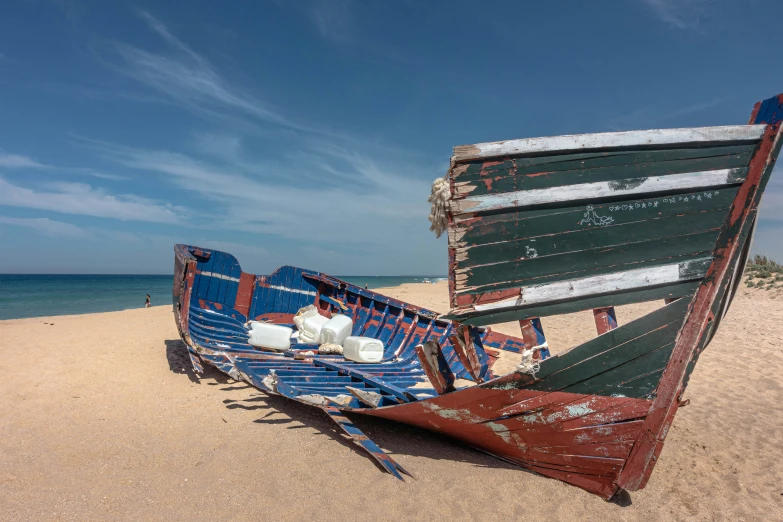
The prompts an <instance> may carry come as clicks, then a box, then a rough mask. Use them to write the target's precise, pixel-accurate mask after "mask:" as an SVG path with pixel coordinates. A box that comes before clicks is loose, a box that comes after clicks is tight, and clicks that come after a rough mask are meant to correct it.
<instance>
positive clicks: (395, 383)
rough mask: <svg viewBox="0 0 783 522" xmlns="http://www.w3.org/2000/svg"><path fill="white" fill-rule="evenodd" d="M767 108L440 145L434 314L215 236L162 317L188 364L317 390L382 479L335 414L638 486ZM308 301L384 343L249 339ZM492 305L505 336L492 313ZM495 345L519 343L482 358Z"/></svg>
mask: <svg viewBox="0 0 783 522" xmlns="http://www.w3.org/2000/svg"><path fill="white" fill-rule="evenodd" d="M781 120H783V95H779V96H775V97H773V98H770V99H768V100H765V101H763V102H759V103H757V104H756V106H755V108H754V109H753V112H752V115H751V118H750V122H749V123H748V124H747V125H734V126H727V127H707V128H687V129H666V130H650V131H631V132H613V133H602V134H585V135H574V136H558V137H551V138H532V139H519V140H511V141H503V142H494V143H481V144H477V145H470V146H460V147H456V148H455V149H454V155H453V157H452V162H451V167H450V169H449V172H448V176H447V178H446V179H445V180H443V181H442V183H441V186H440V188H439V192H438V194H437V197H435V196H436V195H435V194H433V198H434V199H435V200H439V201H440V203H441V209H440V211H439V212H436V213H435V214H439V215H440V216H441V218H442V222H439V223H438V224H437V227H438V228H441V229H443V230H444V231H445V232H447V234H448V239H449V241H448V255H449V296H450V304H451V310H450V311H449V312H448V314H446V315H442V316H441V315H439V314H437V313H435V312H433V311H430V310H426V309H423V308H420V307H417V306H413V305H411V304H407V303H404V302H401V301H398V300H395V299H391V298H388V297H384V296H382V295H379V294H377V293H375V292H373V291H370V290H365V289H363V288H359V287H357V286H354V285H351V284H349V283H346V282H344V281H341V280H339V279H335V278H333V277H329V276H326V275H324V274H321V273H318V272H313V271H308V270H302V269H299V268H294V267H288V266H287V267H283V268H280V269H278V270H277V271H276V272H274V273H273V274H271V275H268V276H256V275H251V274H247V273H245V272H243V271H242V270H241V268H240V266H239V264H238V262H237V260H236V259H235V258H234V257H232V256H231V255H229V254H226V253H223V252H218V251H215V250H209V249H204V248H198V247H192V246H186V245H177V246H176V247H175V259H176V261H175V274H174V311H175V316H176V322H177V326H178V328H179V331H180V334H181V336H182V339H183V340H184V341H185V343H186V345H187V348H188V351H189V353H190V356H191V360H192V362H193V366H194V368H195V369H196V370H197V371H201V370H202V366H203V364H205V363H206V364H210V365H213V366H215V367H216V368H218V369H220V370H222V371H224V372H226V373H227V374H229V375H231V376H232V377H233V378H235V379H241V380H245V381H247V382H248V383H251V384H252V385H254V386H256V387H257V388H259V389H261V390H263V391H265V392H268V393H274V394H279V395H283V396H285V397H288V398H290V399H293V400H297V401H300V402H304V403H307V404H311V405H313V406H315V407H319V408H322V409H323V410H324V411H325V412H326V413H327V414H328V415H329V416H330V418H332V419H333V420H334V421H335V422H336V423H337V424H338V425H339V426H340V427H341V428H342V429H343V430H344V431H345V432H346V433H348V434H349V435H350V436H352V437H353V438H354V440H355V441H356V442H357V443H358V444H360V445H361V446H362V447H363V448H364V449H365V450H366V451H367V452H369V454H370V455H372V456H373V457H374V458H375V459H376V460H377V461H378V462H379V463H380V464H381V465H382V466H383V467H384V468H385V469H386V470H387V471H389V472H390V473H392V474H394V475H395V476H397V477H398V478H401V475H400V474H401V473H407V472H406V471H405V470H404V469H403V468H402V467H401V466H400V465H399V464H398V463H396V462H395V461H393V460H392V459H391V458H390V457H389V456H388V455H386V454H385V453H384V452H383V450H381V449H380V448H379V447H378V446H377V445H375V444H374V443H373V442H372V441H371V440H369V439H368V438H367V437H366V436H364V435H363V434H362V432H361V431H359V429H358V428H357V427H356V426H355V425H354V424H353V423H352V422H351V421H350V420H349V419H348V418H347V417H346V416H344V415H343V412H351V413H354V414H363V415H372V416H376V417H383V418H386V419H392V420H395V421H399V422H403V423H407V424H411V425H414V426H419V427H422V428H425V429H428V430H431V431H434V432H438V433H442V434H444V435H448V436H450V437H453V438H455V439H459V440H461V441H463V442H465V443H466V444H469V445H471V446H473V447H476V448H479V449H481V450H483V451H485V452H488V453H490V454H493V455H495V456H497V457H500V458H502V459H504V460H506V461H508V462H513V463H515V464H518V465H520V466H523V467H525V468H528V469H530V470H533V471H536V472H538V473H540V474H542V475H545V476H548V477H553V478H557V479H560V480H562V481H565V482H567V483H570V484H573V485H576V486H579V487H581V488H583V489H585V490H587V491H589V492H592V493H595V494H597V495H600V496H602V497H604V498H607V499H608V498H610V497H611V496H612V495H614V494H615V493H616V492H617V491H618V490H620V489H621V488H622V489H625V490H638V489H641V488H643V487H644V486H645V484H646V483H647V480H648V479H649V477H650V474H651V472H652V470H653V468H654V466H655V463H656V461H657V459H658V457H659V455H660V454H661V450H662V448H663V443H664V440H665V438H666V434H667V431H668V429H669V427H670V426H671V424H672V421H673V419H674V415H675V413H676V411H677V409H678V408H679V407H680V406H682V405H683V399H682V395H683V392H684V390H685V387H686V385H687V383H688V379H689V376H690V375H691V372H692V371H693V368H694V365H695V364H696V362H697V359H698V357H699V354H700V353H701V352H702V351H703V350H704V348H705V347H706V346H707V345H708V343H709V342H710V340H711V339H712V337H713V336H714V335H715V332H716V330H717V328H718V326H719V324H720V322H721V320H722V318H723V317H724V315H725V314H726V311H727V309H728V307H729V304H730V303H731V300H732V297H733V296H734V293H735V291H736V289H737V286H738V284H739V283H740V280H741V276H742V271H743V268H744V265H745V262H746V259H747V257H748V253H749V249H750V244H751V239H752V235H753V230H754V227H755V224H756V221H757V218H758V207H759V202H760V199H761V195H762V193H763V191H764V188H765V186H766V184H767V181H768V180H769V177H770V175H771V173H772V170H773V167H774V163H775V159H776V158H777V156H778V153H779V152H780V148H781ZM436 219H440V218H436ZM646 301H660V302H661V304H662V306H661V307H659V308H658V309H656V310H655V311H653V312H651V313H649V314H647V315H645V316H643V317H641V318H639V319H636V320H634V321H631V322H629V323H627V324H622V325H619V324H618V323H617V319H616V316H615V314H614V308H613V306H617V305H624V304H630V303H639V302H646ZM311 304H312V305H315V306H316V308H317V310H318V312H319V313H320V314H322V315H324V316H327V317H328V316H331V315H333V314H346V315H349V316H350V317H351V318H352V320H353V333H354V334H355V335H364V336H369V337H374V338H377V339H380V340H381V341H382V342H383V345H384V346H385V351H384V354H383V359H382V361H381V362H379V363H377V364H360V363H356V362H353V361H350V360H348V359H346V358H345V357H342V356H340V355H334V354H325V355H322V354H319V353H318V347H317V346H307V345H301V344H298V345H297V344H295V345H293V348H292V349H290V350H287V351H285V352H274V353H273V352H266V351H263V350H260V349H258V348H256V347H253V346H251V345H250V344H248V327H247V325H246V323H247V321H248V320H250V319H254V320H257V321H267V322H271V323H275V324H291V323H292V321H293V316H294V314H295V313H297V311H298V310H300V309H301V308H302V307H304V306H306V305H311ZM582 310H593V313H594V316H595V322H596V328H597V333H598V335H597V337H595V338H594V339H592V340H590V341H588V342H585V343H583V344H581V345H578V346H575V347H573V348H570V349H568V350H567V351H562V352H559V353H556V354H555V355H552V356H550V355H549V352H548V349H547V345H546V343H545V338H544V336H543V330H542V326H541V324H542V323H541V319H540V318H541V317H544V318H545V317H546V316H551V315H557V314H564V313H571V312H575V311H582ZM509 321H519V324H520V327H521V334H520V335H521V336H520V337H519V338H515V337H510V336H507V335H502V334H499V333H497V332H493V331H492V330H491V325H493V324H497V323H503V322H509ZM544 321H546V319H544ZM504 352H505V353H508V352H512V353H523V354H524V355H525V357H524V358H523V360H522V363H521V364H520V366H519V367H518V368H517V370H516V371H512V372H511V373H507V374H505V375H498V374H496V373H495V372H494V371H493V368H494V367H495V362H496V361H497V360H498V357H499V356H500V355H502V354H503V353H504Z"/></svg>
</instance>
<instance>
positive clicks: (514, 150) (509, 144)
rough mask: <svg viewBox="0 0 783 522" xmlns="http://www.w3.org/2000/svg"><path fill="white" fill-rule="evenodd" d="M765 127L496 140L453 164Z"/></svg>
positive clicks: (708, 138)
mask: <svg viewBox="0 0 783 522" xmlns="http://www.w3.org/2000/svg"><path fill="white" fill-rule="evenodd" d="M764 128H765V127H764V125H731V126H722V127H701V128H687V129H656V130H646V131H624V132H601V133H596V134H573V135H566V136H552V137H547V138H524V139H518V140H505V141H494V142H488V143H476V144H474V145H459V146H457V147H454V154H453V155H452V161H454V162H464V161H470V160H474V159H479V158H493V157H500V156H511V155H514V154H537V153H543V152H557V151H578V150H580V149H599V148H614V147H638V146H645V147H648V146H649V147H654V146H661V145H674V144H685V143H702V144H706V143H718V142H730V141H754V140H758V139H760V138H761V136H762V134H763V133H764Z"/></svg>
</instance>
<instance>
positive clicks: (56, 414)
mask: <svg viewBox="0 0 783 522" xmlns="http://www.w3.org/2000/svg"><path fill="white" fill-rule="evenodd" d="M383 293H385V294H387V295H391V296H394V297H399V298H402V299H405V300H408V301H411V302H413V303H415V304H418V305H422V306H427V307H431V308H435V309H438V310H444V309H445V308H446V298H447V294H446V288H445V285H443V284H435V285H403V286H401V287H398V288H393V289H388V290H386V291H385V292H383ZM657 305H658V304H652V305H634V306H628V307H622V308H621V309H619V310H618V320H619V321H620V322H621V323H623V322H627V321H629V320H630V319H631V318H633V317H635V316H638V315H641V314H642V313H645V310H649V309H650V306H657ZM47 323H48V324H47ZM782 326H783V295H780V294H778V295H775V294H773V293H771V292H765V291H758V290H744V289H743V290H741V292H740V295H739V296H738V297H737V299H736V300H735V302H734V304H733V306H732V308H731V310H730V311H729V313H728V316H727V317H726V320H725V322H724V323H723V324H722V326H721V330H720V331H719V332H718V335H717V336H716V337H715V339H714V341H713V342H712V344H711V345H710V346H709V348H708V349H707V351H706V352H705V353H704V354H703V356H702V357H701V360H700V363H699V365H698V366H697V368H696V370H695V372H694V375H693V377H692V379H691V384H690V386H689V388H688V390H687V392H686V395H685V396H686V398H689V399H691V404H690V406H688V407H686V408H683V409H682V410H681V411H680V412H679V413H678V415H677V418H676V419H675V422H674V425H673V428H672V430H671V431H670V433H669V437H668V439H667V442H666V446H665V448H664V451H663V454H662V455H661V458H660V460H659V463H658V465H657V467H656V469H655V472H654V473H653V476H652V478H651V480H650V482H649V484H648V486H647V488H646V489H645V490H642V491H639V492H635V493H632V494H630V497H625V498H623V499H621V500H620V501H619V502H614V503H609V502H605V501H603V500H601V499H599V498H597V497H594V496H592V495H590V494H588V493H585V492H583V491H582V490H580V489H577V488H575V487H572V486H568V485H566V484H563V483H560V482H558V481H555V480H551V479H547V478H544V477H541V476H538V475H535V474H533V473H529V472H526V471H523V470H521V469H519V468H515V467H513V466H510V465H507V464H505V463H503V462H501V461H498V460H496V459H494V458H492V457H489V456H486V455H484V454H481V453H478V452H476V451H473V450H471V449H469V448H465V447H463V446H461V445H459V444H457V443H453V442H451V441H449V440H447V439H443V438H441V437H438V436H435V435H431V434H429V433H427V432H424V431H420V430H416V429H413V428H409V427H406V426H401V425H396V424H392V423H387V422H382V421H378V420H372V419H364V418H359V419H358V420H357V424H358V425H359V426H360V427H361V428H362V429H363V430H364V431H365V432H366V433H367V435H369V436H370V437H371V438H372V439H373V440H375V441H376V442H377V443H378V444H379V445H380V446H382V447H383V448H384V449H386V450H387V451H389V453H391V454H393V455H394V458H395V459H397V460H398V462H400V464H402V465H403V466H405V467H406V469H408V470H410V471H411V472H412V473H413V474H414V475H416V479H415V480H411V479H409V480H407V481H406V482H399V481H397V480H396V479H394V478H393V477H391V476H390V475H387V474H384V473H382V472H380V471H379V470H378V468H376V467H375V465H374V464H373V463H372V461H371V460H370V459H368V458H367V457H365V456H364V455H363V454H362V453H361V452H360V451H357V450H356V449H354V447H353V444H352V443H351V442H350V441H346V440H345V439H344V438H343V437H341V436H340V435H339V434H338V432H337V431H336V430H335V428H334V427H333V426H332V424H331V423H330V421H329V420H328V419H326V418H325V416H324V415H323V414H322V413H321V412H319V411H318V410H316V409H313V408H309V407H306V406H302V405H298V404H294V403H291V402H289V401H285V400H283V399H279V398H274V397H268V396H266V395H264V394H263V393H260V392H258V391H257V390H255V389H253V388H250V387H248V386H247V385H245V384H242V383H237V382H233V381H231V380H229V379H228V378H226V377H225V376H223V375H222V374H219V373H217V372H216V371H214V370H212V371H209V372H208V373H207V374H206V376H204V377H202V378H201V379H199V378H197V377H196V376H194V375H193V373H192V372H191V371H190V369H189V363H188V361H187V356H186V354H185V351H184V347H183V345H182V343H181V342H180V341H179V338H178V335H177V330H176V327H175V326H174V321H173V318H172V315H171V311H170V309H169V308H168V307H155V308H151V309H140V310H130V311H124V312H114V313H105V314H94V315H81V316H62V317H53V318H37V319H23V320H11V321H3V322H0V355H2V358H3V363H4V364H3V365H2V368H0V519H2V520H40V519H62V520H95V519H134V520H145V519H167V520H185V519H193V518H200V519H206V520H215V519H228V520H273V519H275V520H278V519H279V520H301V519H312V520H345V519H374V520H395V521H400V520H411V519H418V520H449V519H459V520H479V519H481V520H505V519H511V518H515V519H518V518H521V517H541V518H542V519H560V520H571V519H579V520H646V521H655V520H671V519H675V520H782V519H783V466H781V462H782V461H783V458H782V457H783V450H781V448H782V447H783V386H782V384H781V377H780V376H781V374H782V373H783V330H782V329H781V328H782ZM499 328H500V329H501V330H503V331H505V332H507V333H512V334H516V333H517V330H516V326H515V325H503V326H501V327H499ZM544 328H545V331H546V333H547V336H548V338H549V341H550V345H551V347H552V349H553V351H554V352H558V351H561V350H563V349H565V348H568V347H570V346H571V345H573V344H575V343H577V342H581V341H583V340H586V339H588V338H590V337H592V336H593V335H594V334H593V332H594V327H593V323H592V318H591V315H590V314H589V313H582V314H572V315H569V316H563V317H558V318H546V319H545V320H544ZM531 520H533V518H531Z"/></svg>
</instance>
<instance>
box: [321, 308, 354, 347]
mask: <svg viewBox="0 0 783 522" xmlns="http://www.w3.org/2000/svg"><path fill="white" fill-rule="evenodd" d="M351 330H353V321H352V320H351V318H350V317H348V316H347V315H335V316H334V317H332V318H331V319H329V320H328V321H327V322H326V324H324V326H323V328H321V343H332V344H343V341H345V338H346V337H348V336H349V335H351Z"/></svg>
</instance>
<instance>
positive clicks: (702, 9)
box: [642, 0, 715, 31]
mask: <svg viewBox="0 0 783 522" xmlns="http://www.w3.org/2000/svg"><path fill="white" fill-rule="evenodd" d="M642 1H643V2H644V3H645V4H647V6H648V7H649V8H650V9H651V10H652V12H653V14H655V16H657V17H658V18H660V19H661V20H662V21H663V22H665V23H667V24H668V25H670V26H671V27H675V28H677V29H682V30H698V31H703V30H704V28H703V22H704V18H705V15H706V14H707V12H708V9H709V8H710V7H711V6H712V5H714V3H715V1H714V0H642Z"/></svg>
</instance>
